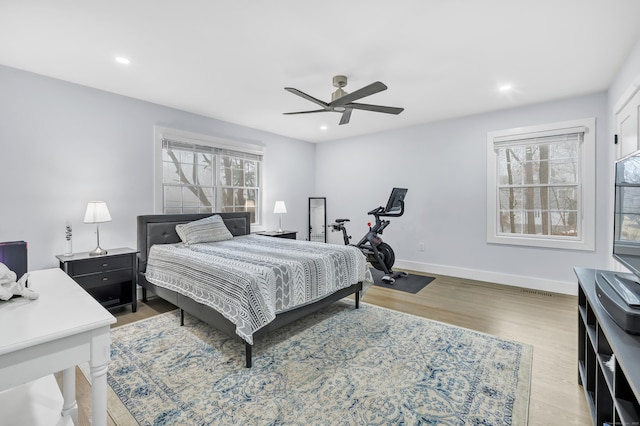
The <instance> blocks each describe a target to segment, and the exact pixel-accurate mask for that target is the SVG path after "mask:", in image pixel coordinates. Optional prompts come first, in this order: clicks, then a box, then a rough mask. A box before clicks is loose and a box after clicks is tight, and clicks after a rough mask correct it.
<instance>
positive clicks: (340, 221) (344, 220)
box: [336, 219, 350, 223]
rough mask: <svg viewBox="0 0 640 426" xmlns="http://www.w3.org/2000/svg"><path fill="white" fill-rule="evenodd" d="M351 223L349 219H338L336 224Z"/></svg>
mask: <svg viewBox="0 0 640 426" xmlns="http://www.w3.org/2000/svg"><path fill="white" fill-rule="evenodd" d="M344 222H350V220H349V219H336V223H344Z"/></svg>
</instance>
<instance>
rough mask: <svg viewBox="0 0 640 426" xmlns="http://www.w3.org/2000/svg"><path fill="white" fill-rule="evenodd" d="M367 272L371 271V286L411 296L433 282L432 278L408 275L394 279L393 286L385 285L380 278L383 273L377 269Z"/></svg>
mask: <svg viewBox="0 0 640 426" xmlns="http://www.w3.org/2000/svg"><path fill="white" fill-rule="evenodd" d="M369 270H370V271H371V275H372V276H373V285H376V286H378V287H384V288H391V289H394V290H400V291H404V292H407V293H413V294H416V293H417V292H419V291H420V290H422V289H423V288H425V287H426V286H427V285H428V284H429V283H430V282H431V281H433V280H435V278H434V277H427V276H423V275H414V274H409V275H407V276H406V277H402V278H396V281H395V282H394V283H393V284H387V283H385V282H384V281H382V277H384V272H383V271H378V270H377V269H373V268H369Z"/></svg>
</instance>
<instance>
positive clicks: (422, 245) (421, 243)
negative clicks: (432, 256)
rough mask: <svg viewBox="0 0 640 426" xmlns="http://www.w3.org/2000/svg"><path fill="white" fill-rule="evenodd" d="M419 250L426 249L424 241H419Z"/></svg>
mask: <svg viewBox="0 0 640 426" xmlns="http://www.w3.org/2000/svg"><path fill="white" fill-rule="evenodd" d="M418 251H424V243H423V242H419V243H418Z"/></svg>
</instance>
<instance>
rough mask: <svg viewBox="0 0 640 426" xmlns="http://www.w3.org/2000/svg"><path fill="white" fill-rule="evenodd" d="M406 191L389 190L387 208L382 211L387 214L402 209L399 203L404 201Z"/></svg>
mask: <svg viewBox="0 0 640 426" xmlns="http://www.w3.org/2000/svg"><path fill="white" fill-rule="evenodd" d="M407 191H408V189H407V188H393V189H392V190H391V195H390V196H389V201H387V206H386V207H385V209H384V210H385V211H386V212H387V213H395V212H399V211H400V210H401V209H402V206H401V202H403V201H404V197H405V196H406V195H407Z"/></svg>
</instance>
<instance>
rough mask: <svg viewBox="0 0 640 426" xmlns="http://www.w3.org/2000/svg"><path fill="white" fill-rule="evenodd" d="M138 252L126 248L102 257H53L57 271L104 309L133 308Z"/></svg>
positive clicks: (134, 307) (110, 251)
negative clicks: (56, 260) (128, 306)
mask: <svg viewBox="0 0 640 426" xmlns="http://www.w3.org/2000/svg"><path fill="white" fill-rule="evenodd" d="M137 254H138V252H137V251H136V250H132V249H130V248H117V249H109V250H107V254H105V255H102V256H89V253H88V252H85V253H74V254H71V255H69V256H65V255H57V256H56V258H57V259H58V260H59V261H60V269H62V270H63V271H64V272H66V273H67V275H69V276H70V277H71V278H73V279H74V280H75V281H76V282H77V283H78V284H79V285H80V287H82V288H83V289H85V290H86V291H87V293H89V294H90V295H91V296H93V298H94V299H96V300H97V301H98V302H100V304H101V305H102V306H104V307H105V308H107V309H110V308H116V307H119V306H124V305H131V311H132V312H135V311H136V309H137V304H138V301H137V297H136V284H137V275H136V265H137V258H138V256H137Z"/></svg>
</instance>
